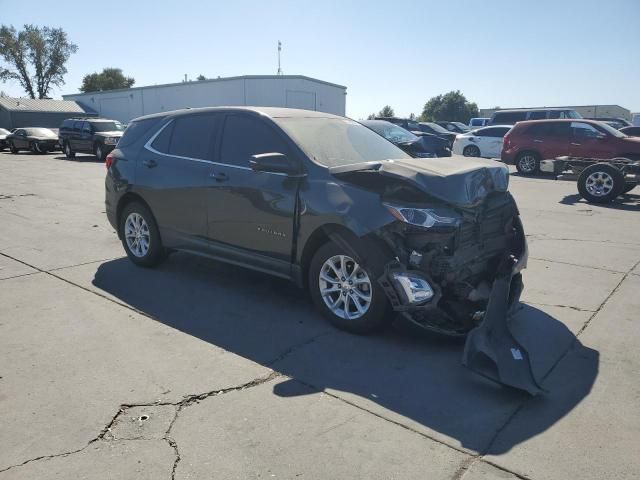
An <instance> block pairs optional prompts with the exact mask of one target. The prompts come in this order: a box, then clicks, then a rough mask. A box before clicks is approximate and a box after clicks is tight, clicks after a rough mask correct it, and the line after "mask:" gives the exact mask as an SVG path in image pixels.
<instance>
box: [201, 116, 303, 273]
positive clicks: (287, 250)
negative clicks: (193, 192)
mask: <svg viewBox="0 0 640 480" xmlns="http://www.w3.org/2000/svg"><path fill="white" fill-rule="evenodd" d="M218 152H219V153H218V156H217V163H216V164H215V165H213V168H212V172H211V174H212V178H213V181H212V182H211V187H210V188H209V190H208V194H207V210H208V236H209V238H210V239H211V241H212V244H211V249H212V252H213V254H214V255H217V254H220V255H223V256H225V257H226V258H228V259H231V260H235V261H237V262H239V263H244V264H251V266H253V267H254V268H258V269H265V270H269V271H271V272H278V273H281V274H282V275H285V276H288V275H289V274H290V268H291V255H292V246H293V233H294V226H293V225H294V216H295V210H296V199H297V190H298V184H299V182H300V180H299V179H297V178H290V177H287V176H286V175H284V174H276V173H266V172H255V171H253V170H252V169H251V168H250V166H249V161H250V160H251V157H252V155H256V154H261V153H273V152H278V153H283V154H285V155H291V154H292V153H291V149H290V148H289V140H288V139H287V137H286V136H285V135H284V133H283V132H282V131H281V130H280V129H279V128H278V127H276V125H275V124H273V123H272V122H271V121H270V120H267V119H265V118H262V117H259V116H258V115H252V114H250V113H233V114H228V115H227V117H226V120H225V125H224V128H223V133H222V141H221V145H220V148H219V150H218Z"/></svg>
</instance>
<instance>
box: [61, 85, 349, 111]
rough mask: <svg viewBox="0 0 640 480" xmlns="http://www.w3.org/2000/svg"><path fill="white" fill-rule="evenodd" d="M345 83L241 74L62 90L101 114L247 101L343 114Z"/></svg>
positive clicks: (262, 105)
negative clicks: (95, 89) (72, 91)
mask: <svg viewBox="0 0 640 480" xmlns="http://www.w3.org/2000/svg"><path fill="white" fill-rule="evenodd" d="M346 94H347V87H344V86H342V85H336V84H335V83H329V82H325V81H323V80H317V79H315V78H310V77H305V76H303V75H245V76H241V77H228V78H216V79H212V80H201V81H189V82H181V83H169V84H165V85H150V86H147V87H134V88H126V89H121V90H107V91H103V92H90V93H75V94H70V95H63V96H62V97H63V98H64V99H65V100H74V101H76V102H78V103H79V104H80V105H82V106H83V107H84V108H85V109H87V110H88V111H94V112H96V113H97V114H99V115H100V116H102V117H107V118H113V119H115V120H120V121H121V122H125V123H126V122H129V121H130V120H131V119H132V118H136V117H140V116H142V115H147V114H151V113H157V112H165V111H169V110H177V109H180V108H186V107H215V106H240V105H251V106H259V107H290V108H302V109H305V110H317V111H320V112H327V113H333V114H336V115H344V114H345V97H346Z"/></svg>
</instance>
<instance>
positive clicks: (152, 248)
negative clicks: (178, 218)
mask: <svg viewBox="0 0 640 480" xmlns="http://www.w3.org/2000/svg"><path fill="white" fill-rule="evenodd" d="M140 219H141V220H142V221H140ZM119 234H120V239H121V240H122V246H123V247H124V250H125V252H126V253H127V256H128V257H129V260H131V261H132V262H133V263H135V264H136V265H139V266H141V267H155V266H156V265H159V264H160V263H162V261H163V260H164V259H165V257H166V252H165V249H164V247H163V246H162V240H161V239H160V232H159V231H158V225H157V223H156V220H155V218H154V217H153V215H152V214H151V212H150V211H149V209H148V208H147V207H146V206H144V205H142V204H141V203H138V202H131V203H128V204H127V205H126V206H125V207H124V209H123V211H122V214H121V215H120V228H119ZM133 235H139V236H138V238H137V242H136V240H135V239H134V238H132V236H133ZM145 238H146V245H147V247H146V249H145V248H144V245H145V243H144V239H145ZM141 241H142V243H140V242H141Z"/></svg>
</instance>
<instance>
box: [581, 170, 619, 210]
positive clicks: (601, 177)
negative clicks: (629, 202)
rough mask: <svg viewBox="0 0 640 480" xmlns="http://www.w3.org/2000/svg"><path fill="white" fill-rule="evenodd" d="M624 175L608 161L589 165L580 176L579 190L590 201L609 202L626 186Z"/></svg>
mask: <svg viewBox="0 0 640 480" xmlns="http://www.w3.org/2000/svg"><path fill="white" fill-rule="evenodd" d="M625 185H626V184H625V181H624V175H623V174H622V172H621V171H620V170H618V169H617V168H616V167H614V166H612V165H608V164H606V163H596V164H595V165H589V166H588V167H587V168H585V169H584V170H582V173H580V176H579V177H578V192H579V193H580V196H581V197H582V198H584V199H585V200H586V201H587V202H589V203H609V202H610V201H612V200H613V199H614V198H616V197H617V196H618V195H621V194H622V193H623V191H624V188H625Z"/></svg>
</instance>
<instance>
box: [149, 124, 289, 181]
mask: <svg viewBox="0 0 640 480" xmlns="http://www.w3.org/2000/svg"><path fill="white" fill-rule="evenodd" d="M173 120H174V119H173V118H172V119H171V120H169V121H168V122H167V123H165V124H164V125H163V126H162V127H160V129H159V130H158V131H157V132H156V133H154V134H153V136H152V137H151V138H150V139H149V140H148V141H147V143H145V144H144V148H145V149H147V150H149V151H150V152H152V153H155V154H156V155H161V156H163V157H169V158H179V159H181V160H189V161H191V162H198V163H208V164H211V165H219V166H221V167H231V168H237V169H238V170H249V171H253V169H252V168H249V167H241V166H240V165H231V164H229V163H220V162H214V161H213V160H203V159H201V158H192V157H183V156H181V155H172V154H170V153H164V152H160V151H159V150H156V149H155V148H153V147H152V146H151V144H152V143H153V142H155V140H156V138H157V137H158V135H160V134H161V133H162V131H163V130H164V129H165V128H167V127H168V126H169V125H171V123H172V122H173ZM260 173H268V174H270V175H279V176H283V177H286V176H287V174H286V173H278V172H260Z"/></svg>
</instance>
